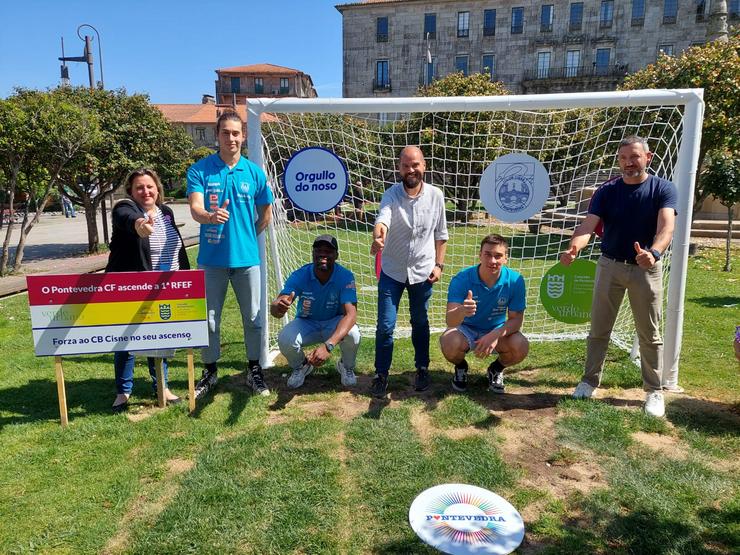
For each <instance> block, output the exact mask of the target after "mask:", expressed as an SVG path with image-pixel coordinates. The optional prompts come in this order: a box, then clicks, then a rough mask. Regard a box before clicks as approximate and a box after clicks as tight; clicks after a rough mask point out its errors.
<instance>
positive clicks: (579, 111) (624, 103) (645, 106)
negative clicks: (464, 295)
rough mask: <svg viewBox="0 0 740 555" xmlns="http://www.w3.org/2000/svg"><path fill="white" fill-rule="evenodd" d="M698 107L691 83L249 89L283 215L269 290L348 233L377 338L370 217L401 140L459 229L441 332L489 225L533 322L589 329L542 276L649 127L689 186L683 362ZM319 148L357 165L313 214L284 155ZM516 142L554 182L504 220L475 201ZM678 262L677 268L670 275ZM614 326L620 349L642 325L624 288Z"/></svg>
mask: <svg viewBox="0 0 740 555" xmlns="http://www.w3.org/2000/svg"><path fill="white" fill-rule="evenodd" d="M701 108H702V103H701V93H700V92H699V93H698V94H697V93H696V92H695V91H631V92H629V93H583V94H572V95H537V96H506V97H470V98H413V99H387V100H385V99H339V100H338V99H327V100H324V99H312V100H298V99H281V100H274V99H257V100H250V104H249V116H250V120H249V128H248V131H249V152H250V158H251V159H252V160H253V161H256V162H257V163H258V164H261V165H262V166H263V167H264V169H265V171H266V173H267V175H268V179H269V181H270V183H271V186H272V188H273V193H274V195H275V199H276V201H275V205H274V206H273V214H274V220H273V221H274V223H273V225H272V228H271V229H270V230H269V234H266V235H267V251H266V254H267V261H268V263H267V264H266V265H265V266H266V271H267V277H268V279H267V291H266V293H267V295H266V296H267V300H269V299H272V298H274V296H275V295H276V294H277V292H278V291H279V289H280V287H281V286H282V283H283V281H284V280H285V279H286V278H287V276H288V275H289V274H290V273H291V272H292V271H293V270H295V269H297V268H298V267H300V266H302V265H303V264H306V263H309V262H310V261H311V244H312V241H313V239H314V238H315V237H316V236H317V235H319V234H321V233H330V234H332V235H334V236H335V237H336V238H337V240H338V242H339V252H340V255H339V263H341V264H342V265H344V266H346V267H348V268H349V269H351V270H352V271H353V272H354V274H355V277H356V280H357V288H358V300H359V302H358V324H359V326H360V328H361V330H362V332H363V336H364V337H374V331H375V324H376V313H377V293H376V285H377V280H376V275H375V260H374V257H371V255H370V253H369V248H370V243H371V231H372V226H373V223H374V221H375V215H376V213H377V209H378V205H379V201H380V198H381V196H382V194H383V191H384V190H385V189H386V188H387V187H388V186H390V185H391V184H393V183H395V182H397V181H398V175H397V172H396V166H397V161H398V155H399V152H400V150H401V149H402V148H403V147H404V146H406V145H418V146H419V147H420V148H421V149H422V151H423V153H424V156H425V159H426V163H427V171H426V175H425V181H426V182H428V183H431V184H434V185H436V186H438V187H439V188H441V189H442V190H443V191H444V194H445V200H446V205H447V222H448V229H449V232H450V238H449V241H448V243H447V256H446V259H445V266H446V267H445V271H444V273H443V277H442V281H441V283H440V284H438V285H436V286H435V291H434V294H433V296H432V300H431V302H430V309H429V317H430V324H431V327H432V329H433V330H434V331H441V330H443V329H444V326H445V324H444V312H445V305H446V297H447V295H446V293H447V285H448V284H449V281H450V279H451V277H452V276H453V275H455V273H457V272H458V271H459V270H461V269H462V268H465V267H467V266H471V265H474V264H476V263H477V260H478V259H477V254H478V250H479V245H480V240H481V238H482V237H483V236H484V235H487V234H489V233H499V234H501V235H503V236H504V237H506V238H507V239H508V241H509V243H510V248H509V266H510V267H512V268H513V269H515V270H517V271H519V272H520V273H522V275H523V276H524V277H525V280H526V283H527V310H526V313H525V323H524V329H523V332H524V333H525V334H526V335H527V336H528V337H529V338H530V339H532V340H535V341H537V340H540V341H547V340H562V339H574V338H583V337H585V335H586V334H587V332H588V324H564V323H563V322H560V321H557V320H555V319H553V318H552V317H550V316H549V315H548V314H547V312H546V311H545V310H544V308H543V306H542V303H541V302H540V293H539V292H540V282H541V280H542V278H543V276H544V274H545V273H546V272H547V271H548V270H549V269H550V268H551V267H552V266H553V265H554V264H556V263H557V262H558V259H559V253H560V252H561V251H562V250H564V249H565V248H566V247H567V245H568V242H569V240H570V236H571V234H572V232H573V229H574V228H575V226H577V225H578V223H579V222H580V221H581V220H582V219H583V218H584V217H585V215H586V213H587V210H588V206H589V201H590V198H591V195H592V194H593V192H594V191H595V190H596V188H598V187H599V185H601V184H602V183H603V182H604V181H606V180H608V179H609V178H611V177H614V176H616V175H618V172H619V170H618V167H617V165H616V152H617V147H618V144H619V142H620V140H622V139H623V138H624V137H626V136H629V135H639V136H641V137H644V138H646V139H647V140H648V143H649V145H650V149H651V150H652V151H653V152H654V157H653V160H652V163H651V166H650V168H649V171H650V172H651V173H654V174H656V175H659V176H661V177H665V178H667V179H669V180H671V181H673V182H674V183H676V185H677V186H678V188H679V191H680V198H679V201H680V203H681V206H680V210H679V212H680V215H679V223H678V226H677V230H676V234H675V238H674V243H673V248H672V249H671V251H669V252H668V253H667V255H666V257H665V262H664V268H665V280H666V286H667V287H668V294H666V295H665V299H666V304H667V307H666V308H667V310H666V318H665V319H664V321H665V322H666V328H667V329H666V334H672V335H673V338H672V339H670V340H669V338H668V337H667V336H666V346H667V347H668V346H669V343H670V342H671V341H672V345H673V347H672V348H673V350H674V351H675V353H674V354H673V355H670V356H673V357H674V358H673V359H671V361H670V364H671V365H673V363H674V362H676V361H677V358H678V346H679V345H680V333H681V310H682V308H681V307H682V305H683V289H684V280H683V276H684V275H685V269H686V264H685V258H686V252H685V251H686V248H685V247H687V245H688V222H689V221H690V214H691V202H692V199H693V183H694V175H695V167H696V154H697V152H698V140H699V135H700V122H701V119H700V118H701ZM309 146H320V147H324V148H326V149H329V150H331V151H332V152H334V153H335V154H336V155H337V156H338V157H339V158H340V159H341V160H342V161H343V162H344V164H345V165H346V168H347V171H348V174H349V187H348V189H347V195H346V196H345V197H344V200H343V202H342V203H341V204H340V205H339V206H338V207H337V208H336V209H334V210H331V211H329V212H326V213H319V214H314V213H308V212H304V211H302V210H301V209H300V208H299V207H297V206H295V205H293V204H292V203H291V201H290V199H289V198H288V196H287V195H286V194H285V192H284V188H283V173H284V168H285V166H286V163H287V162H288V161H289V159H290V158H291V156H292V155H293V154H294V153H295V152H296V151H298V150H300V149H302V148H305V147H309ZM509 153H525V154H528V155H530V156H532V157H534V158H536V159H537V160H539V161H540V162H541V163H542V164H543V165H544V167H545V169H546V170H547V171H548V173H549V176H550V181H551V187H550V195H549V198H548V200H547V202H546V203H545V206H544V208H543V209H542V211H540V212H539V213H537V214H535V215H534V216H533V217H531V218H530V219H528V220H526V221H522V222H519V223H513V224H507V223H503V222H501V221H497V220H496V219H495V218H493V217H492V216H491V215H490V214H488V213H487V212H486V209H485V208H484V206H483V204H482V203H481V201H480V199H479V183H480V178H481V174H482V173H483V171H484V170H485V169H486V168H487V167H488V166H489V165H490V164H491V163H492V162H494V160H496V159H497V158H499V157H501V156H503V155H505V154H509ZM684 235H685V237H683V236H684ZM599 252H600V249H599V240H598V237H596V238H595V240H593V241H591V243H590V244H589V246H588V247H587V248H586V249H584V250H583V251H582V252H581V254H580V255H579V258H583V259H590V260H593V261H595V260H596V259H597V258H598V256H599ZM680 260H682V261H683V262H682V263H678V264H677V262H679V261H680ZM677 271H678V272H679V273H680V274H681V275H680V276H679V277H678V278H677V279H674V278H671V275H672V274H673V273H675V272H677ZM669 284H670V287H669ZM402 302H403V301H402ZM267 324H268V325H269V328H270V331H269V335H270V344H271V345H274V343H275V335H276V333H277V331H279V328H280V326H281V325H282V324H281V323H280V322H279V321H277V320H274V319H271V318H270V319H269V321H268V322H267ZM396 330H397V333H399V334H404V333H408V332H409V330H410V325H409V322H408V311H407V310H405V309H403V308H402V310H401V311H400V312H399V320H398V324H397V327H396ZM612 337H613V339H614V341H615V342H616V343H617V344H618V345H619V346H621V347H623V348H630V347H631V346H632V343H633V340H634V325H633V322H632V316H631V312H630V310H629V305H628V302H627V300H626V298H625V302H624V305H623V307H622V310H620V313H619V317H618V320H617V323H616V326H615V330H614V333H613V335H612Z"/></svg>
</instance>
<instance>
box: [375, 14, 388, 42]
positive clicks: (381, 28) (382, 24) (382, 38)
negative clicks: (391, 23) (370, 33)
mask: <svg viewBox="0 0 740 555" xmlns="http://www.w3.org/2000/svg"><path fill="white" fill-rule="evenodd" d="M375 40H376V41H377V42H388V18H387V17H379V18H378V19H377V20H376V21H375Z"/></svg>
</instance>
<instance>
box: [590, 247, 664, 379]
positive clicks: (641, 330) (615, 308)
mask: <svg viewBox="0 0 740 555" xmlns="http://www.w3.org/2000/svg"><path fill="white" fill-rule="evenodd" d="M625 291H627V295H628V297H629V302H630V307H631V308H632V316H633V317H634V320H635V328H636V330H637V338H638V341H639V345H640V366H641V369H642V388H643V389H644V390H645V391H660V390H661V376H662V374H663V338H662V337H661V336H660V320H661V316H662V308H663V265H662V262H658V263H657V264H656V265H655V266H653V267H652V268H650V269H649V270H643V269H642V268H640V267H639V266H637V265H635V264H625V263H623V262H617V261H615V260H611V259H609V258H606V257H604V256H602V257H600V258H599V261H598V263H597V265H596V281H595V283H594V297H593V304H592V306H591V330H590V332H589V334H588V340H587V343H586V368H585V371H584V374H583V381H584V382H586V383H587V384H589V385H590V386H592V387H598V386H599V384H600V383H601V375H602V373H603V371H604V360H605V359H606V351H607V348H608V347H609V337H610V336H611V333H612V329H613V328H614V322H615V321H616V319H617V313H618V312H619V307H620V305H621V304H622V299H623V298H624V292H625Z"/></svg>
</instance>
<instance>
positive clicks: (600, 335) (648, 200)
mask: <svg viewBox="0 0 740 555" xmlns="http://www.w3.org/2000/svg"><path fill="white" fill-rule="evenodd" d="M652 157H653V154H652V152H650V149H649V148H648V145H647V142H646V141H645V140H644V139H641V138H639V137H635V136H631V137H626V138H624V139H622V141H621V142H620V143H619V149H618V151H617V162H618V163H619V169H620V170H621V171H622V175H621V177H618V178H616V179H612V180H610V181H607V182H606V183H604V184H603V185H602V186H601V187H600V188H599V189H598V190H597V191H596V193H594V196H593V199H592V201H591V206H590V207H589V210H588V215H587V216H586V219H585V220H583V222H582V223H581V224H580V225H579V226H578V227H577V228H576V230H575V231H574V232H573V237H572V238H571V240H570V246H569V248H568V250H567V251H565V252H563V253H561V254H560V262H561V263H562V264H564V265H566V266H567V265H569V264H571V263H572V262H573V261H574V260H575V259H576V256H578V251H580V250H581V249H583V248H584V247H585V246H586V245H588V243H589V241H590V239H591V234H592V233H593V232H594V230H595V229H596V226H597V225H598V224H599V222H603V223H604V235H603V237H602V239H601V257H600V258H599V261H598V263H597V266H596V280H595V282H594V296H593V303H592V305H591V329H590V331H589V334H588V340H587V343H586V364H585V370H584V373H583V378H581V382H580V383H579V384H578V386H577V387H576V389H575V391H574V392H573V397H575V398H576V399H588V398H590V397H591V396H593V394H594V391H595V390H596V388H597V387H599V385H600V383H601V375H602V373H603V370H604V361H605V360H606V351H607V347H608V346H609V338H610V337H611V333H612V328H613V327H614V322H615V321H616V319H617V314H618V313H619V307H620V306H621V305H622V299H623V298H624V293H625V291H627V294H628V296H629V301H630V307H631V308H632V316H633V317H634V320H635V328H636V330H637V337H638V340H639V344H640V367H641V370H642V387H643V389H644V390H645V392H646V395H645V412H646V413H647V414H649V415H652V416H657V417H662V416H664V415H665V401H664V399H663V393H662V389H663V386H662V383H661V381H662V374H663V339H662V337H661V336H660V320H661V317H662V308H663V267H662V266H663V265H662V262H661V261H660V259H661V256H662V255H663V253H664V252H665V250H666V249H667V248H668V245H670V243H671V239H672V237H673V227H674V223H675V220H676V207H677V191H676V187H675V185H673V183H671V182H670V181H666V180H665V179H661V178H660V177H656V176H654V175H650V174H648V173H647V167H648V165H649V164H650V160H651V159H652ZM671 385H672V386H673V388H674V390H675V389H676V384H671ZM669 387H670V386H669Z"/></svg>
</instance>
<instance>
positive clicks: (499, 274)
mask: <svg viewBox="0 0 740 555" xmlns="http://www.w3.org/2000/svg"><path fill="white" fill-rule="evenodd" d="M508 250H509V245H508V243H507V242H506V239H504V238H503V237H501V236H500V235H495V234H493V235H487V236H486V237H484V238H483V240H482V241H481V244H480V252H479V254H478V258H479V259H480V263H479V264H478V265H476V266H471V267H469V268H465V269H464V270H461V271H460V272H459V273H458V274H457V275H455V277H453V278H452V281H450V286H449V288H448V289H447V315H446V318H447V329H446V330H445V332H444V333H443V334H442V336H441V337H440V338H439V342H440V346H441V347H442V354H443V355H444V356H445V358H446V359H447V360H449V361H450V362H451V363H452V364H454V365H455V375H454V377H453V379H452V388H453V389H454V390H455V391H461V392H462V391H465V390H466V389H467V375H468V363H467V361H466V360H465V354H466V353H467V352H468V351H469V350H471V349H472V350H473V351H474V352H475V355H476V356H478V357H479V358H485V357H487V356H490V355H492V354H494V353H498V358H497V359H496V360H494V361H493V362H492V363H491V364H490V365H489V366H488V389H489V390H490V391H492V392H493V393H503V392H504V368H506V367H507V366H511V365H513V364H517V363H519V362H521V361H522V360H524V358H525V357H526V356H527V353H529V341H527V338H526V337H524V335H522V333H521V332H520V331H519V330H520V329H521V327H522V322H523V320H524V309H525V308H526V307H527V299H526V290H525V287H524V278H523V277H522V276H521V274H519V273H518V272H516V271H514V270H512V269H510V268H507V267H506V263H507V261H508V258H507V255H508Z"/></svg>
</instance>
